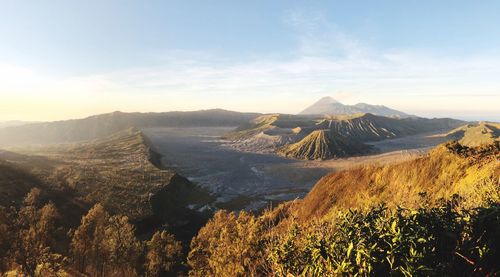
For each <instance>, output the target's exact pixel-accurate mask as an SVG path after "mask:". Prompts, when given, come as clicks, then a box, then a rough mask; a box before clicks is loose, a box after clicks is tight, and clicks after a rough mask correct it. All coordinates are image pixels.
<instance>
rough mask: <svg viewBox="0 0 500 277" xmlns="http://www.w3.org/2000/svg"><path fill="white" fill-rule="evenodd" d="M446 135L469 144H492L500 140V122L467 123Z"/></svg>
mask: <svg viewBox="0 0 500 277" xmlns="http://www.w3.org/2000/svg"><path fill="white" fill-rule="evenodd" d="M446 136H447V137H448V138H450V139H453V140H458V141H459V142H460V143H461V144H463V145H467V146H480V145H485V144H491V143H494V142H495V141H500V123H492V122H481V123H476V124H467V125H464V126H461V127H459V128H457V129H454V130H452V131H450V132H449V133H447V134H446Z"/></svg>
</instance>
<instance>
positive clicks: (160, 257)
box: [145, 231, 182, 276]
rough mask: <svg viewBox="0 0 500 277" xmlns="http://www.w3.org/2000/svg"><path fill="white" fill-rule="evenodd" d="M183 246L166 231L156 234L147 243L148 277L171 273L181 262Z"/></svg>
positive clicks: (146, 265)
mask: <svg viewBox="0 0 500 277" xmlns="http://www.w3.org/2000/svg"><path fill="white" fill-rule="evenodd" d="M181 251H182V246H181V243H180V242H179V241H177V240H175V238H174V236H173V235H171V234H169V233H168V232H166V231H162V232H159V231H158V232H156V233H155V234H154V235H153V237H152V238H151V240H150V241H148V242H147V254H146V264H145V267H146V272H147V274H148V276H159V275H160V274H161V273H162V272H168V271H170V270H171V269H172V268H173V267H174V266H175V265H176V264H177V263H179V261H180V256H181Z"/></svg>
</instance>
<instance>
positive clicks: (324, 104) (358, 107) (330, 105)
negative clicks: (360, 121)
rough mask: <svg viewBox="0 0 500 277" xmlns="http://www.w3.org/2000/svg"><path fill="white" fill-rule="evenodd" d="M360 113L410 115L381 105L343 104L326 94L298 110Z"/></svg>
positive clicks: (323, 113) (307, 113)
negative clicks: (303, 108)
mask: <svg viewBox="0 0 500 277" xmlns="http://www.w3.org/2000/svg"><path fill="white" fill-rule="evenodd" d="M360 113H371V114H374V115H381V116H388V117H398V118H405V117H411V115H409V114H406V113H404V112H400V111H397V110H394V109H391V108H388V107H386V106H383V105H370V104H366V103H358V104H355V105H344V104H342V103H340V102H339V101H337V100H335V99H333V98H332V97H329V96H326V97H323V98H321V99H319V100H318V101H317V102H315V103H314V104H312V105H311V106H309V107H307V108H306V109H305V110H303V111H302V112H300V113H299V114H300V115H353V114H360Z"/></svg>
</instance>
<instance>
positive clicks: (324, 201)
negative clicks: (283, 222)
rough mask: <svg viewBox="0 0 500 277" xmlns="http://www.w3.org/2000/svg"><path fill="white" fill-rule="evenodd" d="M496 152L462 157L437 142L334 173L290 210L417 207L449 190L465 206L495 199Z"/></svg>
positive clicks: (300, 214)
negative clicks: (414, 153)
mask: <svg viewBox="0 0 500 277" xmlns="http://www.w3.org/2000/svg"><path fill="white" fill-rule="evenodd" d="M497 147H498V144H497ZM499 153H500V151H498V149H496V150H492V152H491V153H489V154H487V153H483V154H482V155H465V156H464V155H461V154H460V153H455V152H454V151H453V150H450V149H449V147H448V146H447V145H440V146H438V147H437V148H436V149H434V150H433V151H431V152H430V153H429V154H428V155H427V156H425V157H422V158H418V159H415V160H411V161H406V162H402V163H399V164H391V165H386V166H370V165H368V166H362V167H358V168H355V169H351V170H346V171H341V172H337V173H332V174H329V175H327V176H325V177H323V178H322V179H321V180H320V181H319V182H318V183H317V184H316V185H315V186H314V188H313V190H312V191H311V192H310V193H309V194H308V195H307V196H306V197H305V198H304V200H302V201H300V202H299V203H298V204H296V205H295V207H294V209H293V211H294V212H293V213H294V215H295V216H296V217H297V218H299V219H302V220H306V219H309V218H313V217H321V216H324V215H326V214H328V213H331V212H335V211H336V209H338V208H368V207H370V206H373V205H376V204H378V203H381V202H385V203H387V204H388V205H389V206H396V205H403V206H406V207H418V206H419V205H422V204H424V203H423V202H428V204H432V203H434V202H436V201H438V200H439V199H448V198H450V197H451V196H452V195H453V194H460V195H462V196H464V197H466V201H464V205H470V206H473V205H476V204H478V202H481V201H485V200H486V199H485V198H490V200H495V199H496V200H498V198H499V195H500V193H499V185H500V184H499V178H500V163H499V159H500V154H499ZM467 203H468V204H467Z"/></svg>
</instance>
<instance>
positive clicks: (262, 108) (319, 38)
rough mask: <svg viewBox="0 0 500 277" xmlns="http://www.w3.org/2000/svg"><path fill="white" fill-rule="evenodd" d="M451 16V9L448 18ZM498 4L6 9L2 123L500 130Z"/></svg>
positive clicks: (0, 24)
mask: <svg viewBox="0 0 500 277" xmlns="http://www.w3.org/2000/svg"><path fill="white" fill-rule="evenodd" d="M451 7H452V8H451ZM499 9H500V2H498V1H480V2H478V1H474V2H464V1H461V2H460V3H457V2H456V1H451V0H445V1H404V2H402V1H387V2H384V3H383V4H381V3H378V2H377V3H375V1H373V2H372V1H315V2H314V3H310V2H298V1H248V2H243V1H229V0H222V1H217V4H215V3H212V2H211V1H209V2H208V1H207V2H203V1H196V2H195V1H153V2H150V3H147V4H146V3H143V2H140V1H131V2H127V4H124V3H123V1H118V0H110V1H93V0H91V1H80V2H75V1H55V2H50V3H42V2H36V1H33V2H24V1H11V2H10V3H9V4H5V5H3V6H2V9H0V37H1V38H2V43H1V44H0V121H9V120H23V121H48V120H63V119H69V118H82V117H86V116H90V115H95V114H103V113H109V112H113V111H116V110H119V111H123V112H166V111H176V110H178V111H192V110H200V109H214V108H221V109H226V110H234V111H241V112H260V113H276V112H277V113H291V114H296V113H299V112H300V111H302V110H303V109H304V108H305V107H306V106H308V105H311V104H312V103H314V102H315V101H317V100H318V99H320V98H321V97H323V96H332V97H334V98H335V99H337V100H338V101H340V102H342V103H343V104H346V105H354V104H356V103H368V104H372V105H384V106H387V107H390V108H392V109H395V110H398V111H402V112H404V113H407V114H411V115H417V116H425V117H455V118H461V119H473V120H497V121H498V120H499V119H500V108H499V107H498V103H500V78H498V76H500V36H498V28H497V26H500V17H498V14H497V11H498V10H499Z"/></svg>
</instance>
